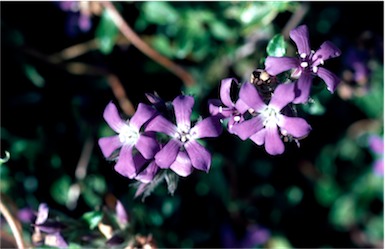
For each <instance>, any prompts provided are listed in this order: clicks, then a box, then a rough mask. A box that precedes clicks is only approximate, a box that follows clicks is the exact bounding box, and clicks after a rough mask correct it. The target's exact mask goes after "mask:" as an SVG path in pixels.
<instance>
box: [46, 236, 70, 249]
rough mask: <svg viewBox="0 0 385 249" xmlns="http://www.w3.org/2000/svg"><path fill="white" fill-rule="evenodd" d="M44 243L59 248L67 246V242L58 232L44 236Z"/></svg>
mask: <svg viewBox="0 0 385 249" xmlns="http://www.w3.org/2000/svg"><path fill="white" fill-rule="evenodd" d="M44 244H45V245H47V246H54V247H59V248H68V244H67V242H66V241H65V240H64V238H63V237H62V236H61V234H60V233H59V232H57V233H54V234H47V235H46V236H45V238H44Z"/></svg>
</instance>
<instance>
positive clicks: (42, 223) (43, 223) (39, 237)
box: [32, 203, 68, 248]
mask: <svg viewBox="0 0 385 249" xmlns="http://www.w3.org/2000/svg"><path fill="white" fill-rule="evenodd" d="M48 217H49V208H48V206H47V204H45V203H41V204H40V205H39V208H38V212H37V217H36V220H35V224H34V227H35V231H34V233H33V235H32V242H33V243H34V244H35V245H37V246H38V245H42V244H44V245H47V246H54V247H59V248H67V247H68V244H67V242H66V241H65V240H64V238H63V236H62V235H61V231H62V230H63V229H64V228H65V226H64V224H62V223H60V222H59V221H57V220H52V219H49V218H48Z"/></svg>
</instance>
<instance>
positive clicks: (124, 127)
mask: <svg viewBox="0 0 385 249" xmlns="http://www.w3.org/2000/svg"><path fill="white" fill-rule="evenodd" d="M155 114H156V111H155V110H154V109H153V108H152V107H151V106H148V105H145V104H142V103H140V104H139V105H138V109H137V111H136V112H135V114H134V115H133V116H132V118H131V120H127V121H125V120H123V119H122V118H121V117H120V116H119V112H118V109H117V108H116V106H115V105H114V104H113V103H112V102H110V103H109V104H108V105H107V107H106V109H105V110H104V114H103V117H104V119H105V120H106V122H107V123H108V125H109V126H110V127H111V128H112V129H113V130H114V131H115V132H117V133H118V135H115V136H111V137H104V138H100V139H99V146H100V148H101V150H102V153H103V155H104V156H105V157H106V158H108V157H110V156H111V155H112V154H113V152H115V151H116V150H118V149H120V152H119V156H118V158H117V163H116V165H115V170H116V171H117V172H118V173H120V174H121V175H123V176H126V177H128V178H130V179H132V178H134V177H136V176H137V174H138V173H139V172H140V170H141V168H142V166H143V165H144V164H145V163H146V159H151V158H153V157H154V155H155V153H156V152H158V150H159V144H158V142H157V140H156V138H155V134H154V133H151V132H142V131H141V128H142V126H143V125H144V124H145V123H146V122H148V121H149V120H150V119H151V118H152V117H153V116H154V115H155Z"/></svg>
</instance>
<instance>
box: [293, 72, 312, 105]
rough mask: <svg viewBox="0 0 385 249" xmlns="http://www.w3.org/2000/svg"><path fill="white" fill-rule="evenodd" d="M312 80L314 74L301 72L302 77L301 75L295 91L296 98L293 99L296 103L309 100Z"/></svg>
mask: <svg viewBox="0 0 385 249" xmlns="http://www.w3.org/2000/svg"><path fill="white" fill-rule="evenodd" d="M312 80H313V76H312V75H311V74H308V73H303V74H301V77H299V79H298V80H297V82H296V83H295V84H296V85H295V87H294V91H295V93H296V98H295V99H294V100H293V103H294V104H301V103H306V102H307V101H308V99H309V95H310V89H311V85H312Z"/></svg>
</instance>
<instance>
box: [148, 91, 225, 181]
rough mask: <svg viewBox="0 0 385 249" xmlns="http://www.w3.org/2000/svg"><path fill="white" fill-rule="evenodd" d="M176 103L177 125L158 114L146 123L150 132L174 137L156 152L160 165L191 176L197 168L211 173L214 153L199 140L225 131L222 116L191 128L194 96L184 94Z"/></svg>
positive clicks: (207, 119) (156, 158) (176, 99)
mask: <svg viewBox="0 0 385 249" xmlns="http://www.w3.org/2000/svg"><path fill="white" fill-rule="evenodd" d="M172 105H173V107H174V113H175V118H176V125H175V124H174V123H172V122H170V121H169V120H167V119H166V118H165V117H163V116H161V115H158V116H156V117H155V118H154V119H153V120H151V121H150V123H149V124H148V125H147V126H146V131H155V132H161V133H164V134H166V135H168V136H169V137H170V138H171V139H170V140H169V141H168V142H167V143H166V144H165V145H164V147H163V148H162V149H161V150H160V151H159V152H158V153H157V154H156V155H155V162H156V164H157V165H159V167H160V168H163V169H167V168H170V169H171V170H173V171H174V172H175V173H177V174H178V175H179V176H188V175H190V174H191V173H192V171H193V168H195V169H198V170H203V171H206V172H208V170H209V169H210V164H211V155H210V153H209V152H208V151H207V150H206V149H205V148H204V147H203V146H202V145H201V144H200V143H198V141H197V140H198V139H200V138H205V137H217V136H219V135H220V133H221V132H222V126H221V123H220V122H219V119H218V118H217V117H208V118H205V119H203V120H201V121H199V122H197V123H196V124H195V126H193V127H191V121H190V117H191V113H192V109H193V106H194V98H193V97H191V96H185V95H180V96H178V97H176V98H175V99H174V100H173V102H172Z"/></svg>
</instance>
